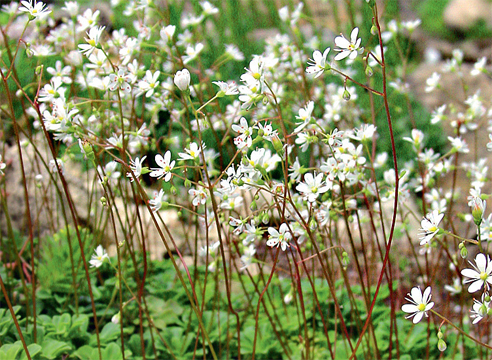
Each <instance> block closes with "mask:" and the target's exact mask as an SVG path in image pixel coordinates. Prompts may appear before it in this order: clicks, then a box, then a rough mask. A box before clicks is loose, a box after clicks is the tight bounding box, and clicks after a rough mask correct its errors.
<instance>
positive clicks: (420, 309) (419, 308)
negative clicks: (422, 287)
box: [417, 304, 425, 311]
mask: <svg viewBox="0 0 492 360" xmlns="http://www.w3.org/2000/svg"><path fill="white" fill-rule="evenodd" d="M417 309H418V310H419V311H424V310H425V304H418V305H417Z"/></svg>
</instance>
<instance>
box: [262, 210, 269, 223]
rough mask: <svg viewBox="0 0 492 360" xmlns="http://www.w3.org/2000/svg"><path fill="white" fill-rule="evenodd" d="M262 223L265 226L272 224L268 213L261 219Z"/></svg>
mask: <svg viewBox="0 0 492 360" xmlns="http://www.w3.org/2000/svg"><path fill="white" fill-rule="evenodd" d="M261 222H262V223H263V224H265V225H266V224H268V223H269V222H270V215H268V213H265V214H264V215H263V217H262V218H261Z"/></svg>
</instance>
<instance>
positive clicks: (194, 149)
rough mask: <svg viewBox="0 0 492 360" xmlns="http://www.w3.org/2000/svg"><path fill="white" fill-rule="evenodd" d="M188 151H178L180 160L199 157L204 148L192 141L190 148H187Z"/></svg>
mask: <svg viewBox="0 0 492 360" xmlns="http://www.w3.org/2000/svg"><path fill="white" fill-rule="evenodd" d="M202 147H203V148H205V145H202ZM185 151H186V152H184V153H178V155H179V160H195V159H198V156H199V155H200V153H201V152H202V149H201V148H200V147H199V146H198V144H197V143H195V142H192V143H191V144H190V148H189V149H185Z"/></svg>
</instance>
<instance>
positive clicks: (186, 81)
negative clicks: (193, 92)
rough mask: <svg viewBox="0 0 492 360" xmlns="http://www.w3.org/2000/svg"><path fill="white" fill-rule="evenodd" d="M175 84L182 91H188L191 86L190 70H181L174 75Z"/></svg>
mask: <svg viewBox="0 0 492 360" xmlns="http://www.w3.org/2000/svg"><path fill="white" fill-rule="evenodd" d="M174 84H175V85H176V86H177V87H178V89H179V90H181V91H186V90H188V88H189V86H190V72H189V71H188V69H183V70H180V71H178V72H177V73H176V75H174Z"/></svg>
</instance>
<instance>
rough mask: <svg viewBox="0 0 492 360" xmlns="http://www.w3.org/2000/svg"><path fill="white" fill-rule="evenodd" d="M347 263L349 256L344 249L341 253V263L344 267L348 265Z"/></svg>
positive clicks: (348, 262)
mask: <svg viewBox="0 0 492 360" xmlns="http://www.w3.org/2000/svg"><path fill="white" fill-rule="evenodd" d="M348 264H350V258H349V256H348V254H347V252H346V251H344V252H343V253H342V265H343V266H344V267H347V266H348Z"/></svg>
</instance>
